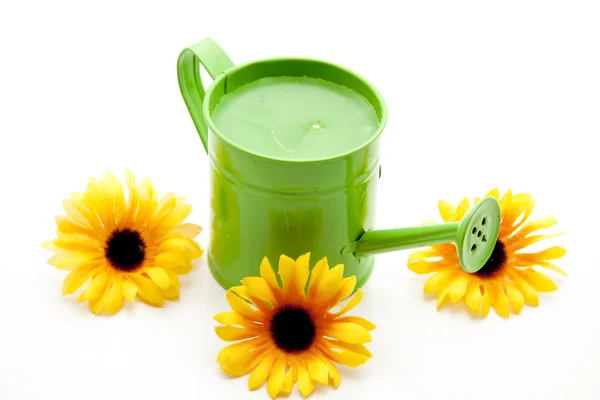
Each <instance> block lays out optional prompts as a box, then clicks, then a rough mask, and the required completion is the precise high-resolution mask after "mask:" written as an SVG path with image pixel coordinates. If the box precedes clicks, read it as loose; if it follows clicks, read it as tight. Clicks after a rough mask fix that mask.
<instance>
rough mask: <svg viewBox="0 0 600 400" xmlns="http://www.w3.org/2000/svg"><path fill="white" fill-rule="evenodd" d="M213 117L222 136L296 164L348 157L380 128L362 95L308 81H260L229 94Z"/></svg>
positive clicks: (331, 84)
mask: <svg viewBox="0 0 600 400" xmlns="http://www.w3.org/2000/svg"><path fill="white" fill-rule="evenodd" d="M212 118H213V120H214V122H215V125H216V126H217V128H218V129H219V130H220V132H221V133H222V134H223V136H225V137H227V138H228V139H229V140H231V141H232V142H234V143H237V144H238V145H240V146H242V147H244V148H246V149H247V150H250V151H252V152H253V153H255V154H260V155H263V156H266V157H274V158H277V159H285V160H298V161H302V160H307V159H314V158H322V157H332V156H335V155H336V154H340V155H341V154H344V153H347V152H349V151H351V150H353V149H355V148H358V147H360V146H361V145H363V144H364V143H365V142H368V141H369V139H370V138H371V137H372V136H373V135H375V133H376V131H377V128H378V126H379V120H378V118H377V115H376V113H375V110H374V109H373V107H372V106H371V105H370V104H369V102H368V101H367V100H366V99H365V98H364V97H363V96H361V95H360V94H358V93H357V92H355V91H353V90H352V89H350V88H348V87H345V86H342V85H339V84H336V83H333V82H328V81H325V80H322V79H317V78H310V77H285V76H282V77H267V78H262V79H258V80H256V81H255V82H252V83H250V84H247V85H245V86H242V87H241V88H238V89H237V90H235V91H233V92H232V93H229V94H227V95H225V96H224V97H223V99H222V100H221V102H220V103H219V105H218V106H217V108H216V109H215V110H214V111H213V113H212Z"/></svg>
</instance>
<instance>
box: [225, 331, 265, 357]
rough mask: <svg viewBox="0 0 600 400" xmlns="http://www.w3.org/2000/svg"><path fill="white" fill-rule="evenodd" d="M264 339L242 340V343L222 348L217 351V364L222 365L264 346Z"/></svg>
mask: <svg viewBox="0 0 600 400" xmlns="http://www.w3.org/2000/svg"><path fill="white" fill-rule="evenodd" d="M264 343H265V339H264V338H262V337H257V338H255V339H250V340H244V341H242V342H238V343H234V344H230V345H229V346H226V347H224V348H223V349H221V351H219V354H218V355H217V362H218V363H224V362H227V361H228V360H231V359H233V358H235V357H238V356H240V355H242V354H244V353H246V352H248V351H249V350H252V349H254V348H257V347H259V346H261V345H264Z"/></svg>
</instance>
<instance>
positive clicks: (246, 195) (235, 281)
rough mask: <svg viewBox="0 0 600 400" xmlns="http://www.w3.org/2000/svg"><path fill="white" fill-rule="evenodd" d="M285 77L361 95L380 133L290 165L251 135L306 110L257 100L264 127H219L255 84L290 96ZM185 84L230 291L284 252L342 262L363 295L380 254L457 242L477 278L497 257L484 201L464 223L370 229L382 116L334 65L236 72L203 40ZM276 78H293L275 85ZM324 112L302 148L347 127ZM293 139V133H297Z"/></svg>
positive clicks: (358, 81)
mask: <svg viewBox="0 0 600 400" xmlns="http://www.w3.org/2000/svg"><path fill="white" fill-rule="evenodd" d="M200 65H203V66H204V67H205V68H206V70H207V71H208V73H209V74H210V75H211V76H212V78H213V79H214V80H213V83H212V84H211V85H210V87H209V88H208V89H206V90H205V89H204V87H203V86H202V82H201V79H200ZM289 77H294V79H298V82H300V81H301V80H302V79H314V81H310V84H315V85H317V84H318V85H320V84H321V82H325V83H323V85H325V84H327V85H334V84H335V85H338V86H335V87H340V88H341V87H343V88H345V89H344V90H350V89H351V90H352V91H353V92H354V93H357V94H359V95H360V96H362V98H363V99H364V101H365V104H368V105H369V107H371V111H372V112H373V115H374V116H375V118H376V120H377V125H376V127H375V129H374V131H373V134H372V135H370V136H369V137H368V138H367V139H365V140H364V141H363V142H361V143H360V145H357V146H354V147H352V148H350V149H347V151H338V152H334V153H332V154H331V155H329V156H327V155H325V156H324V155H323V153H322V152H320V153H319V152H317V153H315V154H316V155H315V156H314V157H308V158H307V157H304V158H298V157H296V156H295V155H294V157H296V158H294V157H291V156H290V157H286V156H281V155H274V154H267V153H265V152H263V151H262V149H261V148H259V147H253V146H254V144H253V143H251V142H248V140H247V139H248V138H249V137H252V138H258V139H260V138H261V137H260V135H262V134H263V133H264V136H265V137H266V139H265V140H276V139H277V137H275V136H273V137H272V138H271V137H270V135H269V131H265V132H262V131H260V130H258V128H256V126H259V127H260V126H262V125H265V126H266V125H268V124H267V123H266V122H265V123H264V124H262V125H261V122H262V121H261V118H264V120H265V121H267V122H268V120H269V119H273V118H275V119H277V118H279V120H278V121H277V122H281V119H282V118H284V119H285V121H286V123H288V122H289V121H291V123H294V116H296V117H298V118H301V117H302V118H303V117H304V115H303V114H302V111H303V110H298V109H295V108H294V107H289V108H288V110H289V114H287V113H283V114H284V115H273V113H272V109H271V108H268V107H281V106H282V104H280V103H268V102H267V100H264V101H265V103H264V104H262V103H260V102H262V101H263V100H262V97H261V98H260V99H261V100H257V101H258V102H259V103H257V104H254V103H253V104H250V108H251V109H252V113H253V114H252V115H250V117H252V118H254V119H255V120H257V121H258V124H253V125H252V126H250V125H248V126H247V127H244V128H243V129H247V130H248V132H247V134H248V135H250V136H248V137H245V136H243V135H244V134H246V132H235V135H230V133H231V132H226V131H225V130H223V131H222V130H221V129H220V128H219V126H217V123H215V120H214V113H215V110H217V108H218V107H219V105H220V104H221V103H222V102H223V100H224V99H226V98H227V97H228V96H229V95H231V94H232V93H245V95H248V93H249V90H250V89H248V88H251V90H254V88H255V87H256V88H259V89H257V90H265V87H262V88H260V85H262V84H263V83H264V85H271V86H269V87H268V89H269V90H271V92H265V93H267V94H268V93H272V94H274V95H276V96H279V95H283V94H282V93H279V92H275V91H277V90H279V91H281V90H284V89H285V90H287V91H289V90H290V88H291V91H292V92H293V90H295V89H294V88H295V86H293V85H292V86H289V85H288V86H286V85H287V82H289V79H288V78H289ZM178 78H179V86H180V89H181V93H182V96H183V98H184V100H185V103H186V105H187V107H188V110H189V112H190V115H191V117H192V120H193V122H194V124H195V126H196V129H197V131H198V133H199V135H200V138H201V140H202V143H203V145H204V148H205V150H206V151H207V154H208V157H209V161H210V179H211V195H212V200H211V207H212V212H211V214H210V215H211V221H210V222H211V223H210V232H209V233H210V235H211V237H210V245H209V248H208V249H207V258H208V263H209V267H210V270H211V272H212V274H213V276H214V277H215V279H216V280H217V281H218V282H219V283H220V284H221V285H222V286H223V287H225V288H230V287H231V286H236V285H239V283H240V280H241V279H243V278H245V277H247V276H259V275H260V262H261V260H262V258H263V257H265V256H267V257H269V259H270V260H271V261H272V262H276V260H277V258H278V257H279V256H280V255H281V254H285V255H287V256H290V257H294V258H295V257H298V256H299V255H301V254H305V253H307V252H310V253H311V256H312V258H313V259H315V258H316V259H320V258H322V257H327V258H328V260H329V262H330V263H331V264H344V274H345V276H351V275H354V276H356V280H357V287H360V286H362V285H363V284H364V283H365V282H366V280H367V279H368V277H369V275H370V274H371V271H372V269H373V265H374V258H375V257H374V256H375V255H377V254H380V253H385V252H391V251H399V250H405V249H412V248H417V247H423V246H429V245H435V244H440V243H446V242H454V243H456V251H457V253H458V258H459V260H460V263H461V265H462V267H463V269H464V270H465V271H467V272H470V273H473V272H477V271H478V270H479V269H481V268H482V267H483V266H484V265H485V263H486V262H487V260H488V258H489V257H490V256H491V254H492V251H493V250H494V246H495V244H496V240H497V237H498V233H499V229H500V207H499V204H498V202H497V201H496V200H495V199H493V198H489V197H488V198H484V199H482V200H481V201H479V202H478V203H477V204H476V205H475V206H474V207H473V208H472V209H471V210H470V211H469V212H468V213H467V214H466V215H465V217H464V218H463V219H462V220H461V221H460V222H451V223H445V224H437V225H424V226H418V227H411V228H398V229H387V230H376V229H375V226H374V225H375V210H376V207H375V206H376V193H377V184H378V181H379V178H380V173H381V166H380V161H379V150H380V146H381V133H382V132H383V129H384V127H385V124H386V121H387V110H386V107H385V102H384V100H383V98H382V96H381V94H380V93H379V92H378V91H377V89H376V88H375V87H373V86H372V85H371V84H370V83H368V82H367V81H366V80H365V79H363V78H362V77H360V76H358V75H357V74H355V73H353V72H351V71H349V70H347V69H345V68H343V67H339V66H336V65H334V64H331V63H327V62H324V61H317V60H307V59H302V58H275V59H268V60H259V61H253V62H249V63H246V64H243V65H239V66H236V65H234V64H233V62H232V61H231V59H230V58H229V57H228V56H227V54H226V53H225V52H224V51H223V49H221V47H219V46H218V45H217V43H215V42H214V41H213V40H211V39H205V40H203V41H201V42H199V43H197V44H195V45H193V46H191V47H189V48H186V49H184V50H183V51H182V53H181V54H180V56H179V59H178ZM279 78H286V79H287V81H285V82H284V81H282V82H283V83H285V84H282V85H279V83H278V81H277V80H278V79H279ZM292 82H293V81H292ZM314 82H318V83H314ZM305 86H306V85H305ZM299 87H300V86H299ZM332 87H334V86H327V88H328V90H334V89H331V88H332ZM282 88H283V89H282ZM304 89H305V88H303V89H302V90H304ZM321 89H322V88H321ZM237 90H240V92H236V91H237ZM340 90H341V89H340ZM261 93H262V92H261ZM250 95H252V93H250ZM291 95H293V93H292V94H290V93H288V92H286V93H285V96H287V97H285V98H286V99H292V100H290V101H292V102H293V101H296V100H297V101H298V102H299V103H298V104H305V105H306V104H307V103H306V96H305V95H303V96H304V97H303V98H298V99H296V100H294V98H293V96H292V97H290V96H291ZM267 97H268V96H267ZM257 99H258V97H257ZM267 104H269V106H268V107H267ZM357 104H358V103H357ZM293 105H294V104H291V105H290V106H293ZM284 106H286V105H285V104H284ZM355 106H356V105H355ZM261 107H262V108H261ZM323 108H324V110H318V112H319V122H318V123H317V124H315V125H318V126H317V128H315V129H316V131H318V135H321V136H312V133H310V129H309V133H308V134H307V133H306V132H305V131H300V130H299V131H298V132H299V133H298V134H299V135H305V136H302V140H304V138H305V137H306V140H308V141H310V140H312V139H314V140H315V141H323V140H327V139H329V137H328V136H323V135H334V132H328V131H326V130H325V129H323V130H322V129H321V124H322V126H324V127H326V128H329V127H335V123H336V121H338V122H339V120H340V118H339V116H335V115H331V120H329V119H328V118H329V116H328V115H326V114H323V112H330V113H331V112H334V111H335V108H334V107H332V108H331V109H329V108H327V107H323ZM245 111H247V110H245ZM322 111H323V112H322ZM280 114H281V113H280ZM233 117H235V115H233ZM336 118H337V119H336ZM246 119H247V118H246ZM301 122H302V121H301ZM304 122H305V121H304ZM299 126H300V125H299ZM292 128H293V126H292ZM300 128H302V129H304V126H301V127H300ZM290 129H291V128H290ZM290 132H292V133H291V134H293V133H294V132H293V129H291V130H290ZM240 134H242V136H240ZM286 134H289V133H288V132H286ZM316 134H317V133H315V135H316ZM348 134H350V132H349V133H348ZM236 135H237V136H236ZM288 137H289V136H288ZM236 138H237V139H236ZM240 138H241V139H240ZM299 142H300V141H299V140H296V142H294V143H299ZM287 143H288V144H289V143H291V141H289V142H287ZM270 144H271V145H272V144H273V143H270ZM288 147H289V146H288ZM320 150H322V149H320ZM387 174H390V171H387Z"/></svg>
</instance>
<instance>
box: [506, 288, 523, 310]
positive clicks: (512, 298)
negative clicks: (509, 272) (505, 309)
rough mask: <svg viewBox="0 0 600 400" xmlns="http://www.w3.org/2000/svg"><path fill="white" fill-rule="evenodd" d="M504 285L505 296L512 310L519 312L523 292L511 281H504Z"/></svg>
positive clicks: (521, 307)
mask: <svg viewBox="0 0 600 400" xmlns="http://www.w3.org/2000/svg"><path fill="white" fill-rule="evenodd" d="M504 287H505V288H506V297H508V301H509V302H510V305H511V306H512V309H513V311H514V312H515V314H519V313H520V312H521V310H522V309H523V305H524V304H525V298H523V294H522V293H521V292H520V291H519V289H517V287H516V286H515V285H514V284H513V283H512V282H505V283H504Z"/></svg>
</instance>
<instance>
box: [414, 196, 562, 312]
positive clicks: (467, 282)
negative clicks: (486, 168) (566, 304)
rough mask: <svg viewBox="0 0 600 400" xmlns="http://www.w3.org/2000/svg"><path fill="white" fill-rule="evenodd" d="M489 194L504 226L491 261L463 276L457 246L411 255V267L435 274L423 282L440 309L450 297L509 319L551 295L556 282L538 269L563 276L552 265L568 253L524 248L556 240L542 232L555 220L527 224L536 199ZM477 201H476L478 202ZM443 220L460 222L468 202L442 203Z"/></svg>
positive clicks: (559, 249) (440, 205)
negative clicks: (540, 296)
mask: <svg viewBox="0 0 600 400" xmlns="http://www.w3.org/2000/svg"><path fill="white" fill-rule="evenodd" d="M487 196H493V197H494V198H496V200H498V201H499V202H500V209H501V220H502V221H501V227H500V233H499V237H498V240H497V242H496V245H495V247H494V250H493V252H492V255H491V257H490V259H489V260H488V261H487V262H486V264H485V265H484V266H483V268H482V269H481V270H479V271H478V272H475V273H472V274H471V273H467V272H465V271H464V270H463V269H462V268H461V266H460V264H459V260H458V255H457V254H456V247H455V244H454V243H446V244H440V245H435V246H431V247H430V248H427V249H424V250H417V251H415V252H413V253H411V254H410V256H409V259H408V268H409V269H410V270H411V271H413V272H415V273H417V274H432V273H433V275H431V276H430V277H429V279H427V281H426V282H425V289H424V292H425V293H436V295H437V299H438V301H437V304H438V308H439V307H441V306H442V304H444V301H445V300H446V299H447V298H449V299H450V301H451V302H452V303H457V302H459V301H461V300H464V303H465V304H466V305H467V307H468V308H469V309H470V310H472V311H473V312H474V313H475V314H478V315H481V316H483V317H485V316H486V315H487V314H488V312H489V310H490V306H491V307H494V309H495V310H496V312H497V313H498V314H499V315H501V316H503V317H506V318H508V317H509V316H510V310H511V309H512V312H513V313H515V314H519V313H520V312H521V309H522V308H523V305H524V304H527V305H529V306H533V307H537V306H538V302H539V299H538V292H551V291H554V290H556V289H557V286H556V284H555V283H554V282H553V281H552V280H551V279H550V278H548V276H546V275H545V274H543V273H541V272H540V271H538V270H536V269H535V268H534V267H542V268H546V269H549V270H552V271H555V272H558V273H560V274H562V275H564V276H566V273H565V272H564V271H563V270H562V269H561V268H559V267H558V266H556V265H555V264H553V263H551V262H549V260H555V259H558V258H561V257H562V256H563V255H565V253H566V250H565V249H563V248H562V247H559V246H552V247H549V248H546V249H545V250H542V251H537V252H526V251H524V249H525V248H526V247H528V246H530V245H532V244H534V243H537V242H539V241H541V240H544V239H547V238H550V237H553V236H557V235H558V234H553V235H542V234H539V233H538V231H539V230H540V229H546V228H549V227H551V226H553V225H555V224H556V220H555V219H554V218H552V217H542V218H538V219H534V220H531V221H527V220H528V218H529V217H530V216H531V213H532V212H533V208H534V200H533V198H532V197H531V195H529V194H526V193H520V194H513V193H512V192H511V190H510V189H509V190H508V191H507V192H506V194H504V196H502V198H500V194H499V192H498V189H493V190H492V191H490V192H489V193H488V194H487ZM478 201H479V199H477V198H476V199H475V203H477V202H478ZM438 204H439V210H440V214H441V216H442V219H443V220H444V221H446V222H451V221H460V220H461V219H462V217H463V216H464V215H465V213H466V212H467V211H468V210H469V208H470V202H469V199H468V198H464V199H463V200H462V201H461V202H460V203H459V204H458V206H457V207H456V208H455V207H454V206H452V205H451V204H448V203H446V202H445V201H439V203H438Z"/></svg>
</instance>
